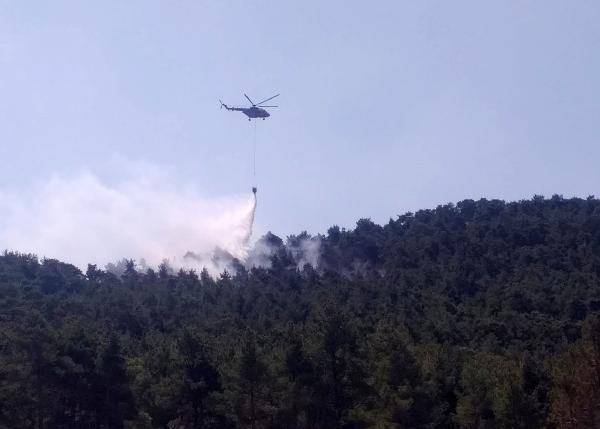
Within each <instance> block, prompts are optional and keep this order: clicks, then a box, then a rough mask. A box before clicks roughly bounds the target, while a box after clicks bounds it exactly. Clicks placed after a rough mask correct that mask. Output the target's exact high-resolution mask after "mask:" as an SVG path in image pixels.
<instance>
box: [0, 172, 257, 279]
mask: <svg viewBox="0 0 600 429" xmlns="http://www.w3.org/2000/svg"><path fill="white" fill-rule="evenodd" d="M155 173H156V171H154V172H151V173H150V174H147V175H138V177H136V178H134V179H128V180H124V181H122V182H119V183H116V184H110V185H109V184H107V183H105V182H103V181H102V180H100V179H99V178H98V177H97V176H96V175H94V174H92V173H90V172H81V173H79V174H77V175H76V176H75V177H71V178H65V177H54V178H52V179H51V180H49V181H47V182H46V183H43V184H39V185H38V186H36V187H34V188H33V189H32V190H30V191H28V192H21V193H14V192H13V193H10V192H1V191H0V211H1V213H2V216H1V217H0V249H8V250H15V251H19V252H23V253H35V254H37V255H38V256H39V257H47V258H56V259H60V260H62V261H65V262H69V263H72V264H74V265H77V266H78V267H80V268H81V269H83V270H85V269H86V267H87V264H88V263H92V264H97V265H99V266H104V265H106V264H108V263H110V262H115V261H118V260H121V259H122V258H130V259H135V260H137V261H142V260H144V261H145V264H147V265H148V266H154V267H155V266H157V265H158V264H160V263H161V262H162V261H163V260H165V259H167V260H168V261H169V264H170V265H171V266H172V267H174V268H195V269H198V270H199V269H201V268H203V267H206V268H207V269H208V270H209V272H211V273H212V274H217V273H218V272H221V271H222V270H223V269H224V268H227V267H226V266H224V263H225V262H223V260H216V259H215V258H214V250H215V248H219V249H221V250H222V251H224V252H226V253H228V254H230V255H231V256H233V257H234V258H238V259H240V260H244V259H245V258H246V256H247V255H248V250H249V240H250V236H251V234H252V226H253V222H254V211H255V208H256V199H255V197H254V196H252V195H251V194H250V193H248V194H247V195H236V196H228V197H220V198H207V197H203V196H201V195H199V193H198V192H197V191H195V190H194V189H193V187H191V186H180V185H177V184H175V183H174V181H172V180H169V178H167V177H166V176H164V175H163V174H155ZM186 254H187V257H184V256H185V255H186Z"/></svg>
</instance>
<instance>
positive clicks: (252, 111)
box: [241, 107, 271, 118]
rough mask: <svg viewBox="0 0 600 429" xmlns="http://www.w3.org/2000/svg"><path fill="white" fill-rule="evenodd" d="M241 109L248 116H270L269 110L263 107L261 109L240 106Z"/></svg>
mask: <svg viewBox="0 0 600 429" xmlns="http://www.w3.org/2000/svg"><path fill="white" fill-rule="evenodd" d="M241 111H242V112H243V113H244V115H246V116H247V117H248V118H268V117H269V116H271V115H270V114H269V112H267V111H266V110H265V109H261V108H260V107H248V108H241Z"/></svg>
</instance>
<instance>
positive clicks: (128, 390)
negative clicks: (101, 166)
mask: <svg viewBox="0 0 600 429" xmlns="http://www.w3.org/2000/svg"><path fill="white" fill-rule="evenodd" d="M72 239H73V241H83V240H85V239H86V237H85V236H73V237H72ZM307 243H308V244H312V245H314V246H312V247H311V249H318V254H317V255H316V256H317V257H316V263H314V261H313V264H312V265H310V264H305V262H307V261H305V260H304V259H303V258H302V257H301V256H299V255H304V253H303V252H301V251H299V249H300V248H302V247H303V246H306V245H307ZM257 246H263V247H266V248H268V249H269V258H268V261H265V262H266V265H265V267H263V268H251V269H246V268H244V266H243V264H242V263H240V262H236V261H234V264H233V266H234V268H233V269H232V270H230V272H224V273H223V274H222V275H221V276H220V277H219V278H216V279H214V278H212V277H211V276H209V275H208V273H207V272H200V273H196V272H193V271H191V272H186V271H179V272H172V271H171V270H170V269H169V267H168V266H166V265H162V266H161V267H159V268H158V269H157V270H156V271H153V270H147V271H144V272H140V270H138V269H137V268H136V264H135V262H134V261H129V262H128V263H127V264H126V267H125V271H124V273H123V274H122V275H121V276H116V275H115V274H114V273H111V272H107V271H105V270H101V269H99V268H98V267H95V266H91V265H90V266H89V268H88V269H87V272H85V273H82V272H80V271H79V270H78V269H77V268H75V267H74V266H72V265H69V264H66V263H62V262H59V261H56V260H48V259H46V260H38V259H37V258H36V257H35V256H32V255H23V254H16V253H11V252H5V253H4V255H3V256H0V428H10V429H17V428H39V429H42V428H140V429H142V428H171V429H173V428H253V429H258V428H290V429H295V428H307V429H308V428H312V429H334V428H379V429H383V428H537V427H549V428H593V427H600V319H599V318H598V315H599V314H600V200H597V199H595V198H593V197H589V198H587V199H585V200H583V199H563V198H561V197H559V196H554V197H552V198H551V199H544V198H543V197H534V198H533V199H532V200H528V201H520V202H514V203H505V202H503V201H498V200H491V201H490V200H480V201H472V200H465V201H461V202H459V203H457V204H456V205H452V204H449V205H445V206H439V207H437V208H436V209H433V210H422V211H419V212H417V213H414V214H413V213H407V214H405V215H402V216H398V217H397V218H395V219H392V220H390V222H389V223H387V224H386V225H384V226H379V225H376V224H374V223H373V222H371V221H369V220H366V219H363V220H360V221H359V222H358V223H357V225H356V228H355V229H353V230H343V229H340V228H337V227H333V228H331V229H330V230H329V231H328V232H327V234H326V235H325V236H317V237H311V236H309V235H307V234H306V233H304V234H300V235H299V236H291V237H288V238H287V239H286V240H281V239H280V238H278V237H276V236H274V235H271V234H269V235H267V236H265V237H263V238H262V239H261V241H260V242H259V243H258V245H257ZM315 251H316V250H315Z"/></svg>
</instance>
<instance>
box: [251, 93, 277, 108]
mask: <svg viewBox="0 0 600 429" xmlns="http://www.w3.org/2000/svg"><path fill="white" fill-rule="evenodd" d="M275 97H279V94H277V95H274V96H273V97H270V98H267V99H266V100H263V101H261V102H260V103H256V106H258V105H259V104H263V103H266V102H267V101H269V100H272V99H274V98H275Z"/></svg>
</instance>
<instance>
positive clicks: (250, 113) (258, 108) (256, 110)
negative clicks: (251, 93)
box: [219, 94, 279, 121]
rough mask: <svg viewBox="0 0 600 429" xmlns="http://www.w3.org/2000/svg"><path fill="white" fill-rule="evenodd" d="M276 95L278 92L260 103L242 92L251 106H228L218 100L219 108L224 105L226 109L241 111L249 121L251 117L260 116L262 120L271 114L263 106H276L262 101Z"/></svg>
mask: <svg viewBox="0 0 600 429" xmlns="http://www.w3.org/2000/svg"><path fill="white" fill-rule="evenodd" d="M278 96H279V94H277V95H274V96H272V97H269V98H267V99H266V100H263V101H261V102H260V103H254V102H253V101H252V100H250V97H248V96H247V95H246V94H244V97H246V98H247V99H248V101H249V102H250V104H252V107H229V106H228V105H227V104H225V103H223V102H222V101H221V100H219V102H220V103H221V109H222V108H223V107H225V108H226V109H227V110H231V111H237V112H243V113H244V115H246V116H247V117H248V120H249V121H251V120H252V119H257V118H262V119H263V121H264V120H265V119H266V118H268V117H269V116H271V115H270V114H269V112H267V111H266V110H265V109H264V108H265V107H277V106H265V105H264V104H263V103H266V102H267V101H270V100H272V99H274V98H275V97H278Z"/></svg>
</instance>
